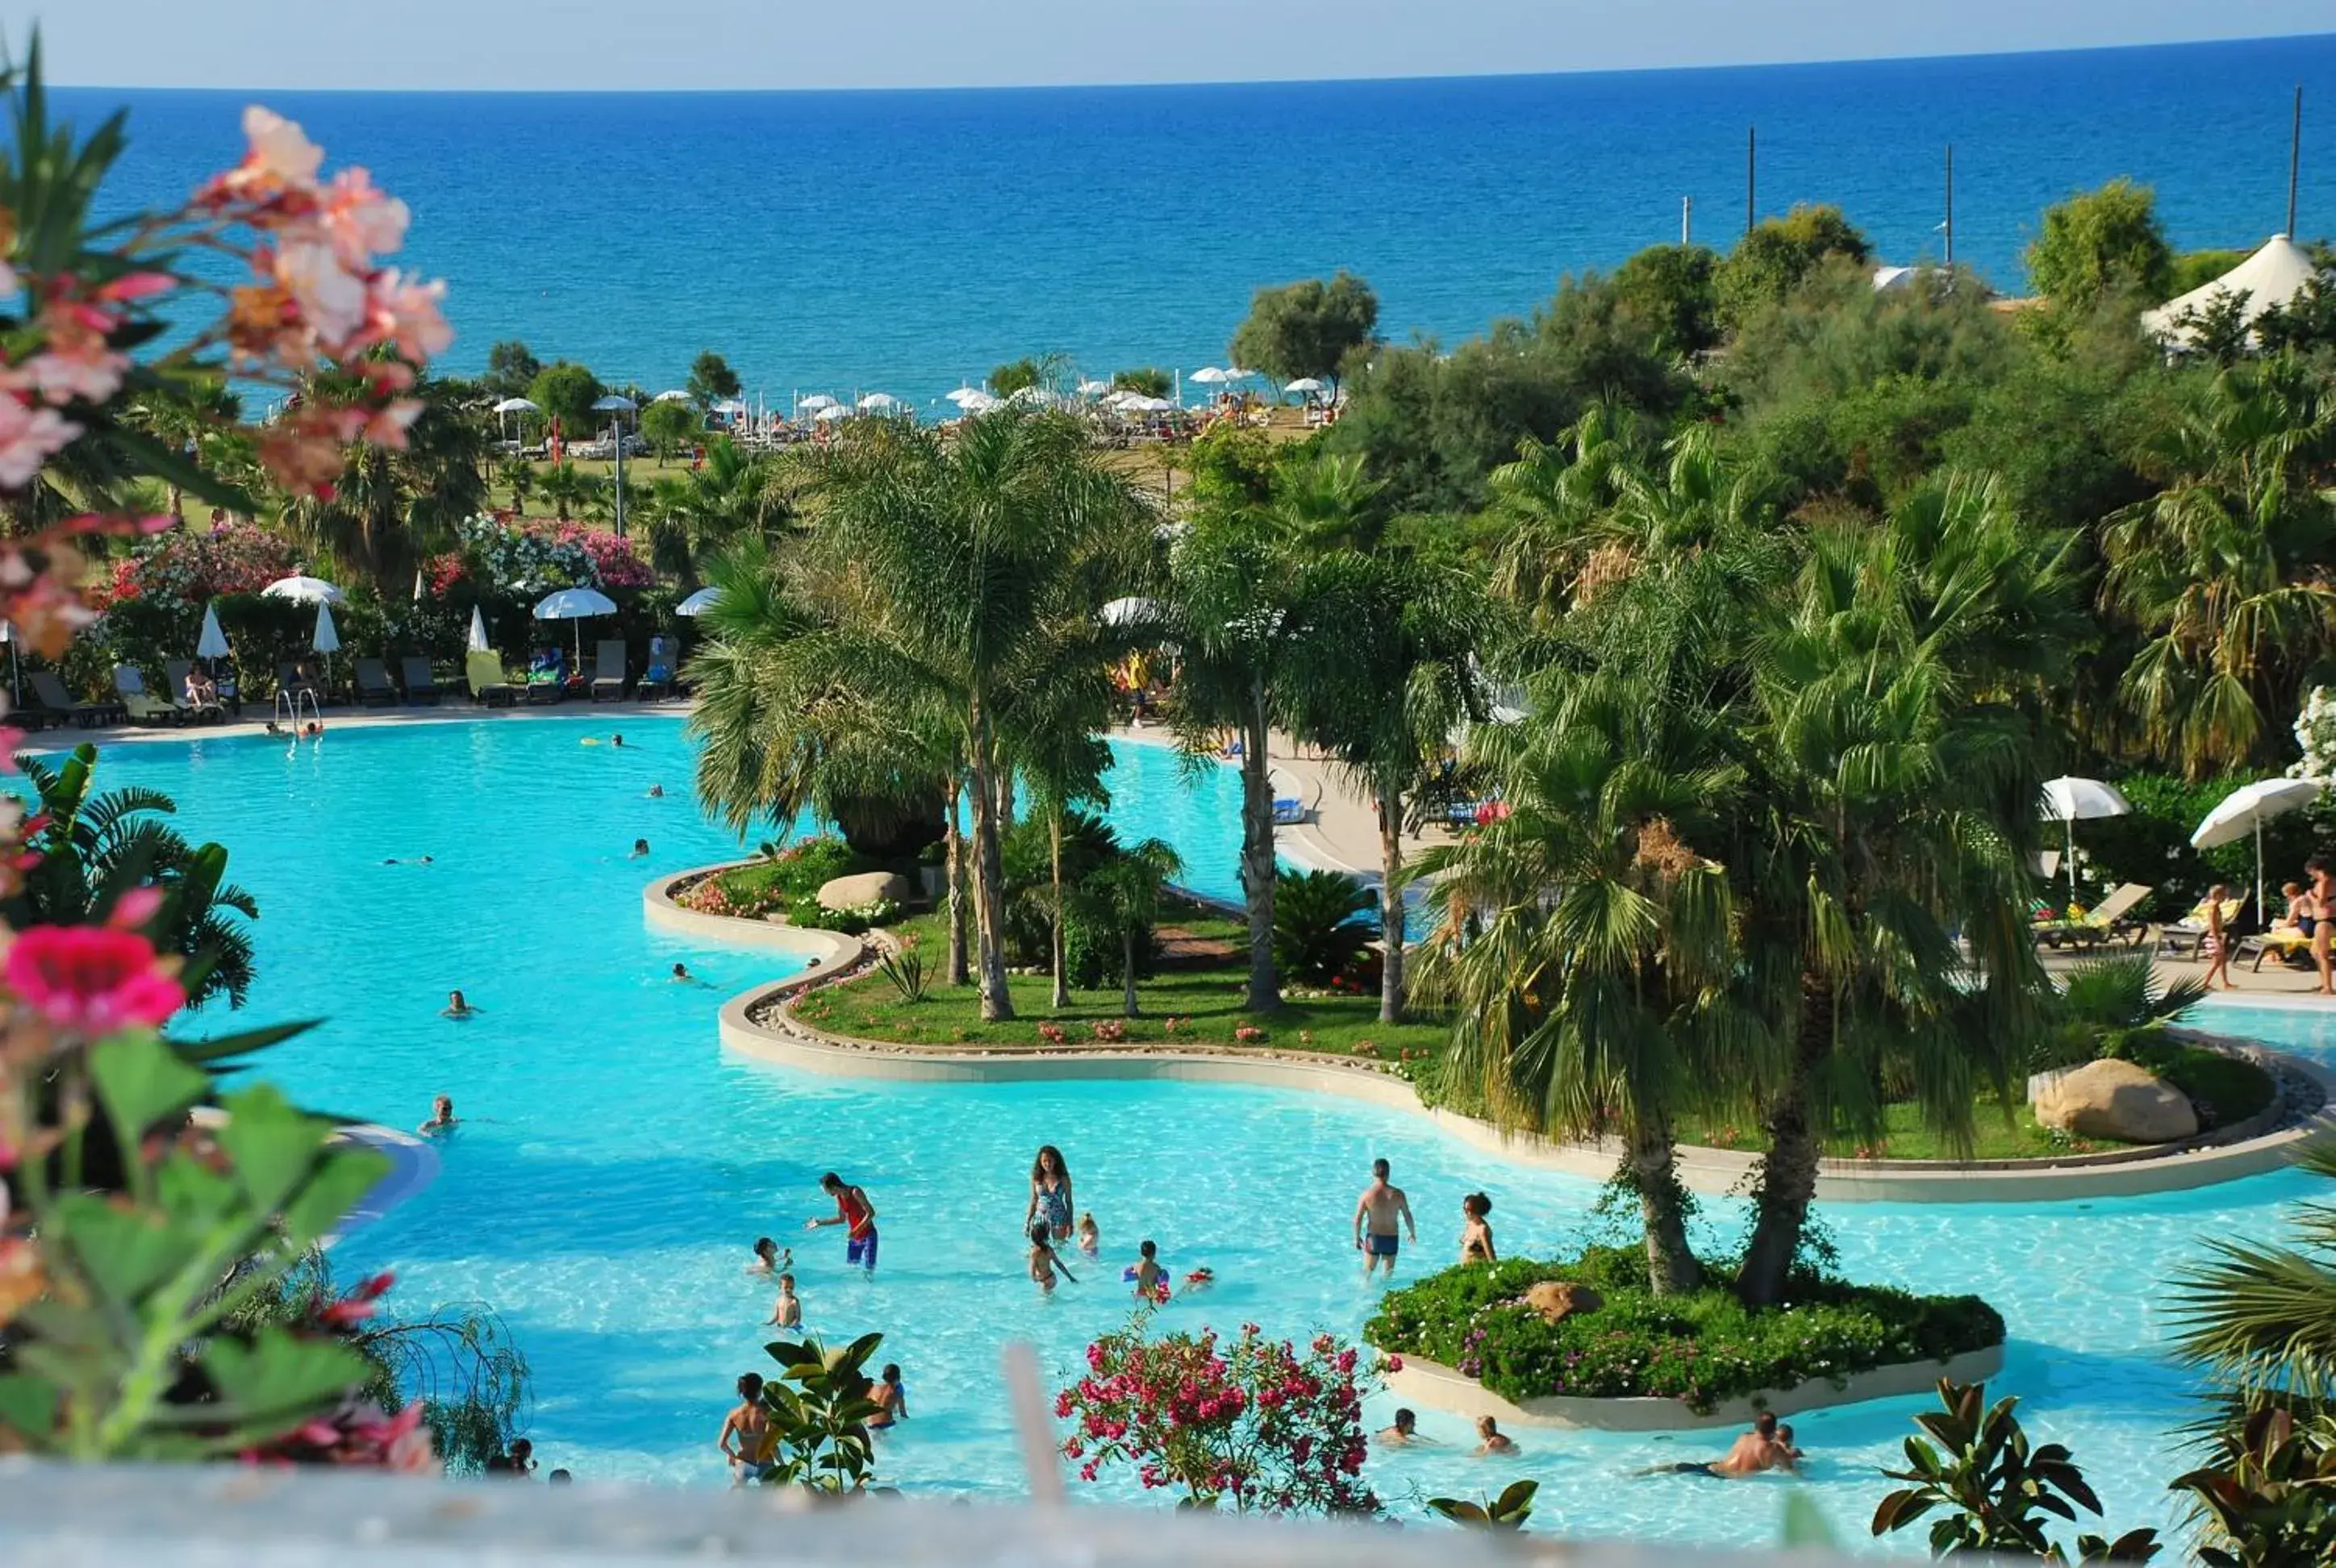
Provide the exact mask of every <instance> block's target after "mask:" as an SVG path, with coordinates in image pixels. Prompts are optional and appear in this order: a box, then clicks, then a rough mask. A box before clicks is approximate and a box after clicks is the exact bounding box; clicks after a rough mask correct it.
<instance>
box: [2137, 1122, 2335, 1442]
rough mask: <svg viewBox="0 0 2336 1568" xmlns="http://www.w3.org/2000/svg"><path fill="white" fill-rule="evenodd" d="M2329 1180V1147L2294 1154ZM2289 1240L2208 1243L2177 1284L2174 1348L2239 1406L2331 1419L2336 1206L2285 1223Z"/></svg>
mask: <svg viewBox="0 0 2336 1568" xmlns="http://www.w3.org/2000/svg"><path fill="white" fill-rule="evenodd" d="M2295 1164H2296V1165H2297V1167H2298V1168H2300V1169H2302V1170H2303V1171H2305V1172H2308V1173H2310V1174H2312V1175H2315V1176H2319V1177H2321V1178H2323V1179H2326V1178H2336V1140H2331V1139H2325V1138H2323V1139H2321V1140H2319V1141H2317V1142H2314V1143H2312V1144H2307V1145H2305V1147H2304V1148H2303V1149H2302V1151H2301V1152H2300V1153H2298V1154H2297V1155H2296V1157H2295ZM2291 1225H2292V1240H2291V1241H2290V1242H2286V1243H2283V1244H2282V1243H2278V1242H2243V1241H2242V1242H2231V1241H2224V1240H2222V1239H2220V1238H2209V1239H2208V1240H2207V1241H2206V1242H2205V1247H2206V1251H2207V1258H2208V1261H2205V1262H2204V1263H2200V1264H2196V1265H2194V1266H2192V1267H2191V1268H2189V1269H2186V1270H2185V1271H2183V1272H2182V1273H2181V1274H2179V1275H2178V1276H2176V1277H2175V1309H2174V1311H2175V1322H2176V1323H2177V1324H2178V1325H2179V1330H2178V1337H2177V1339H2176V1341H2175V1343H2176V1347H2177V1350H2178V1353H2179V1354H2180V1355H2181V1357H2182V1359H2184V1360H2185V1361H2188V1362H2189V1363H2190V1364H2191V1365H2193V1366H2195V1367H2198V1368H2203V1369H2204V1370H2205V1371H2206V1372H2207V1373H2208V1374H2209V1375H2210V1376H2212V1377H2213V1378H2214V1381H2215V1383H2216V1384H2217V1385H2218V1386H2220V1387H2221V1388H2224V1389H2225V1390H2227V1391H2228V1392H2229V1393H2230V1394H2231V1395H2233V1396H2235V1397H2236V1398H2237V1399H2238V1401H2239V1402H2240V1403H2241V1404H2243V1405H2244V1404H2260V1403H2263V1402H2265V1401H2274V1402H2292V1403H2301V1404H2302V1405H2306V1406H2309V1407H2316V1408H2317V1409H2319V1410H2320V1411H2321V1412H2322V1413H2324V1414H2328V1415H2331V1416H2336V1204H2331V1203H2326V1202H2318V1203H2304V1204H2302V1205H2301V1206H2300V1207H2299V1208H2297V1209H2296V1210H2295V1211H2294V1213H2293V1214H2292V1216H2291Z"/></svg>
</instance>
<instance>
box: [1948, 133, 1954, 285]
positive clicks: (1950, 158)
mask: <svg viewBox="0 0 2336 1568" xmlns="http://www.w3.org/2000/svg"><path fill="white" fill-rule="evenodd" d="M1954 269H1955V144H1954V143H1953V142H1952V141H1950V142H1948V143H1947V270H1948V271H1950V272H1952V271H1953V270H1954Z"/></svg>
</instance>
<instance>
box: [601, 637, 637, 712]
mask: <svg viewBox="0 0 2336 1568" xmlns="http://www.w3.org/2000/svg"><path fill="white" fill-rule="evenodd" d="M628 662H630V660H629V656H628V654H627V653H626V650H625V639H624V638H620V637H604V638H601V639H600V649H599V652H598V653H595V654H594V655H593V656H592V700H593V701H594V702H621V701H622V700H624V696H625V666H626V665H627V664H628Z"/></svg>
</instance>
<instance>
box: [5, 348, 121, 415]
mask: <svg viewBox="0 0 2336 1568" xmlns="http://www.w3.org/2000/svg"><path fill="white" fill-rule="evenodd" d="M129 369H130V356H129V355H126V354H116V353H114V352H113V350H112V349H110V348H108V347H106V346H105V339H103V338H102V337H99V336H95V335H94V334H89V333H76V334H73V335H71V336H65V335H59V336H55V337H53V338H52V339H51V340H50V346H49V347H48V348H46V349H44V351H42V352H41V353H39V354H35V355H33V356H32V357H31V358H30V359H27V360H26V361H24V364H22V365H17V366H15V368H13V369H12V370H10V371H9V372H8V381H9V384H10V385H12V386H14V387H17V388H22V389H24V390H28V391H31V392H34V393H35V394H38V395H39V396H40V399H41V401H42V402H44V403H49V404H64V403H71V402H73V400H74V399H76V398H78V399H80V400H81V401H82V402H83V403H103V402H104V401H105V400H106V399H107V398H109V397H112V395H113V394H115V393H116V392H119V391H120V390H122V376H123V375H124V374H125V373H126V372H128V370H129Z"/></svg>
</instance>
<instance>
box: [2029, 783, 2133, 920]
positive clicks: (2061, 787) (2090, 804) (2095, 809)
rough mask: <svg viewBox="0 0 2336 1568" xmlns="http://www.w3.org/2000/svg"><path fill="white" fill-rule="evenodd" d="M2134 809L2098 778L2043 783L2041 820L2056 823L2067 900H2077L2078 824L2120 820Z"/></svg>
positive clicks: (2112, 785) (2110, 785)
mask: <svg viewBox="0 0 2336 1568" xmlns="http://www.w3.org/2000/svg"><path fill="white" fill-rule="evenodd" d="M2132 810H2133V805H2132V803H2131V802H2129V801H2127V799H2126V798H2125V796H2123V795H2122V794H2118V793H2117V786H2116V785H2115V784H2103V783H2102V782H2101V781H2100V780H2098V779H2097V778H2056V779H2047V780H2045V781H2044V811H2043V816H2044V820H2045V821H2046V822H2048V823H2059V824H2060V827H2061V836H2062V838H2063V839H2064V840H2065V841H2066V842H2065V843H2064V844H2063V846H2062V851H2061V853H2062V857H2063V863H2065V864H2066V865H2067V866H2068V901H2069V902H2070V903H2072V904H2073V903H2075V902H2076V901H2077V824H2078V823H2080V822H2098V821H2099V820H2100V819H2101V818H2103V817H2121V816H2125V815H2127V814H2129V813H2131V812H2132Z"/></svg>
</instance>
